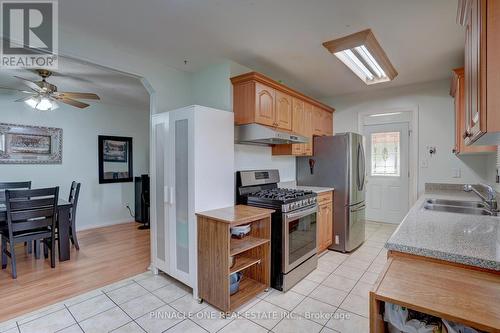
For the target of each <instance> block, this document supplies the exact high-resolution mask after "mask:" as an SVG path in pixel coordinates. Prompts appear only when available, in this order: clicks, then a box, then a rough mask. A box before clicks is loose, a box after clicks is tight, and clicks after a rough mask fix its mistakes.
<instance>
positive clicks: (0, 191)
mask: <svg viewBox="0 0 500 333" xmlns="http://www.w3.org/2000/svg"><path fill="white" fill-rule="evenodd" d="M15 189H24V190H30V189H31V181H24V182H0V204H1V203H5V190H15ZM24 245H25V246H28V253H31V252H32V245H33V244H32V243H26V244H24Z"/></svg>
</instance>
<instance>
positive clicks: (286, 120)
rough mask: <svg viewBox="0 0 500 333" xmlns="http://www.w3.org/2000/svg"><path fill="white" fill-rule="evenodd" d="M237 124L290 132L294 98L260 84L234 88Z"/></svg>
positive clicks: (252, 83) (246, 84)
mask: <svg viewBox="0 0 500 333" xmlns="http://www.w3.org/2000/svg"><path fill="white" fill-rule="evenodd" d="M234 108H235V113H234V114H235V122H236V124H237V125H243V124H250V123H257V124H261V125H266V126H271V127H276V128H279V129H282V130H287V131H290V130H291V129H292V97H291V96H290V95H288V94H285V93H283V92H280V91H276V90H275V89H273V88H272V87H269V86H267V85H264V84H262V83H259V82H250V83H245V84H242V85H238V86H236V87H234Z"/></svg>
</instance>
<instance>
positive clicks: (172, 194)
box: [169, 187, 175, 205]
mask: <svg viewBox="0 0 500 333" xmlns="http://www.w3.org/2000/svg"><path fill="white" fill-rule="evenodd" d="M174 198H175V191H174V187H170V198H169V199H170V200H169V201H170V204H171V205H173V204H174Z"/></svg>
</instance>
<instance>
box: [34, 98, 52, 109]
mask: <svg viewBox="0 0 500 333" xmlns="http://www.w3.org/2000/svg"><path fill="white" fill-rule="evenodd" d="M54 104H55V103H53V102H52V101H51V100H50V99H49V98H47V97H42V98H41V99H40V102H39V103H38V104H37V105H36V107H35V108H36V109H37V110H40V111H51V110H54V109H55V107H54Z"/></svg>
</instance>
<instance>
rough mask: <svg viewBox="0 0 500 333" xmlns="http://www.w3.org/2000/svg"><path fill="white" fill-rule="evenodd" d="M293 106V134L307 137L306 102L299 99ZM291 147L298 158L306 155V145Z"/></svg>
mask: <svg viewBox="0 0 500 333" xmlns="http://www.w3.org/2000/svg"><path fill="white" fill-rule="evenodd" d="M292 106H293V109H292V110H293V112H292V125H293V126H292V132H294V133H297V134H300V135H303V136H307V132H308V129H307V128H306V111H305V109H304V101H302V100H300V99H298V98H294V99H293V103H292ZM287 146H289V145H287ZM275 147H276V146H275ZM291 147H292V155H298V156H300V155H304V153H305V145H304V144H293V145H291Z"/></svg>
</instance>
